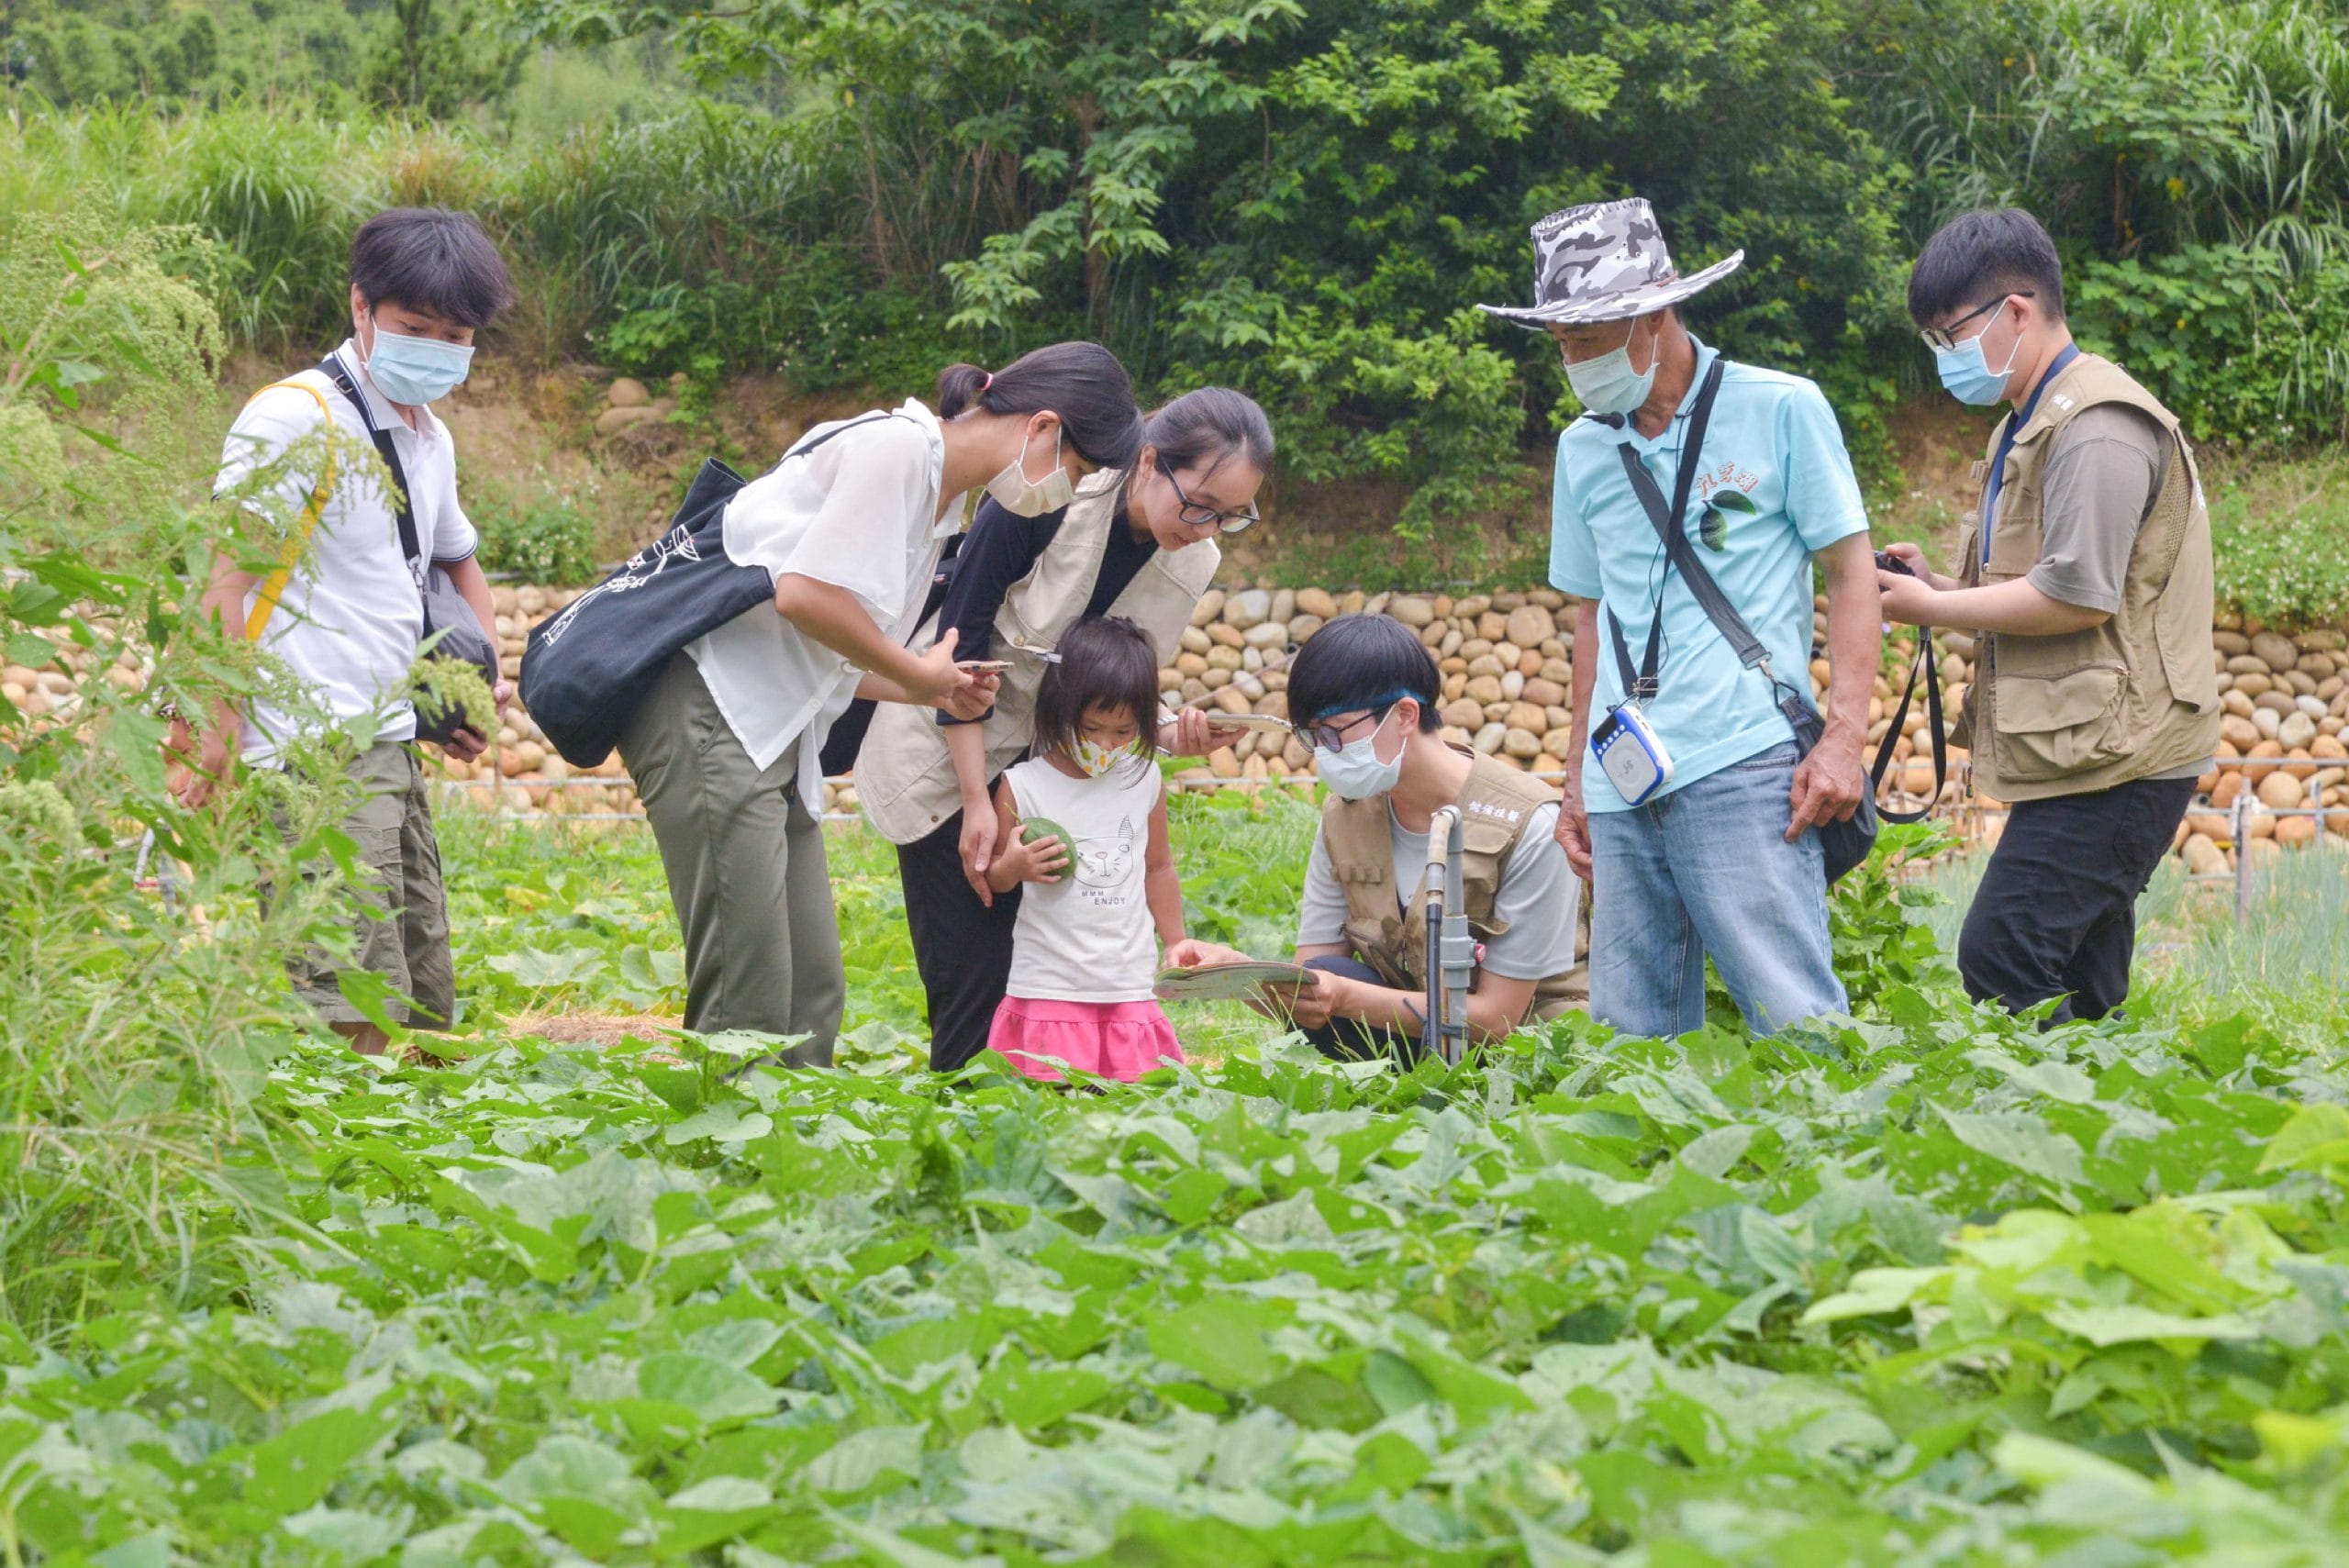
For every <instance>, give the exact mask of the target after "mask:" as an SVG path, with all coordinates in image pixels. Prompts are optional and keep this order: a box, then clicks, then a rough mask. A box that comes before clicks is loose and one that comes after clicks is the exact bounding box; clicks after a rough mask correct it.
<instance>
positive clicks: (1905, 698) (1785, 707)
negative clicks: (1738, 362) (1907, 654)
mask: <svg viewBox="0 0 2349 1568" xmlns="http://www.w3.org/2000/svg"><path fill="white" fill-rule="evenodd" d="M1720 373H1721V362H1720V361H1719V360H1718V359H1717V360H1715V361H1713V365H1712V369H1711V370H1710V371H1709V373H1707V374H1706V377H1705V386H1704V390H1703V391H1702V392H1700V393H1699V394H1698V399H1697V406H1696V408H1695V410H1694V411H1693V412H1692V413H1691V414H1690V415H1689V428H1688V445H1687V448H1686V449H1685V450H1684V451H1683V455H1682V457H1681V460H1680V473H1679V477H1678V480H1677V482H1676V483H1675V485H1674V487H1673V500H1672V510H1671V511H1670V512H1666V511H1665V510H1664V492H1663V491H1661V490H1660V489H1658V488H1657V487H1656V483H1655V481H1654V479H1653V478H1652V477H1650V476H1649V474H1648V471H1647V470H1646V469H1644V468H1642V467H1641V466H1640V460H1639V458H1638V457H1637V456H1636V455H1634V454H1633V452H1632V450H1631V444H1630V443H1629V442H1625V443H1624V444H1623V445H1621V446H1620V447H1618V448H1616V449H1615V450H1617V451H1618V452H1620V453H1621V454H1622V459H1623V471H1624V473H1627V474H1628V475H1630V477H1631V489H1632V491H1633V493H1634V494H1636V495H1638V496H1639V498H1640V506H1641V509H1642V511H1644V512H1646V513H1647V515H1648V522H1649V524H1650V526H1652V527H1653V528H1654V529H1655V531H1656V533H1657V535H1658V536H1659V537H1661V538H1662V539H1663V540H1664V558H1665V560H1666V561H1668V562H1671V563H1672V564H1673V565H1675V566H1677V567H1679V568H1680V574H1681V575H1682V576H1684V577H1686V578H1687V579H1688V591H1689V592H1690V593H1691V594H1693V595H1696V599H1697V604H1698V606H1699V607H1700V608H1702V609H1703V610H1704V612H1705V617H1706V618H1707V619H1709V620H1710V621H1711V622H1712V623H1713V625H1714V627H1715V628H1717V629H1718V630H1719V631H1720V634H1721V636H1722V637H1724V638H1726V639H1728V640H1729V645H1730V648H1731V651H1733V652H1735V653H1736V655H1737V661H1738V662H1739V663H1740V664H1742V665H1743V666H1745V668H1747V669H1749V670H1753V669H1758V670H1760V671H1761V672H1762V673H1763V674H1764V675H1765V676H1766V677H1768V679H1769V682H1770V684H1771V685H1772V686H1773V687H1775V688H1776V693H1777V698H1778V707H1779V710H1780V711H1781V712H1783V713H1785V714H1786V716H1787V723H1788V724H1789V725H1791V726H1793V728H1794V729H1795V732H1796V734H1797V735H1798V736H1800V735H1802V734H1804V733H1805V732H1806V727H1807V724H1809V725H1816V724H1817V723H1818V720H1817V719H1816V718H1814V717H1809V703H1808V702H1807V701H1805V700H1804V697H1803V695H1802V694H1800V693H1798V692H1797V691H1796V690H1795V689H1794V688H1793V687H1791V686H1789V685H1787V684H1786V683H1785V682H1784V681H1782V680H1780V679H1779V678H1778V676H1777V673H1776V672H1775V671H1773V670H1772V669H1771V668H1770V651H1769V650H1768V649H1767V648H1765V647H1764V646H1763V644H1762V639H1760V638H1758V637H1755V636H1754V635H1753V628H1752V627H1749V626H1747V625H1746V624H1745V617H1743V616H1741V615H1739V614H1738V613H1737V606H1734V605H1732V604H1731V603H1730V602H1729V595H1726V594H1724V593H1722V592H1721V589H1720V584H1718V583H1716V582H1714V581H1713V574H1712V573H1711V572H1710V571H1709V570H1708V569H1707V568H1706V566H1705V562H1704V560H1703V558H1702V557H1700V556H1699V555H1698V553H1697V550H1696V547H1695V546H1693V545H1691V544H1690V543H1689V542H1688V534H1687V528H1685V527H1683V526H1682V523H1681V519H1682V517H1684V516H1685V515H1686V513H1687V506H1688V484H1689V482H1690V480H1691V478H1692V477H1693V476H1694V474H1695V473H1696V468H1697V465H1696V463H1695V462H1694V461H1693V459H1694V456H1695V453H1696V451H1697V449H1698V445H1699V443H1701V441H1702V440H1703V439H1704V433H1705V427H1704V419H1705V417H1706V416H1707V415H1708V414H1709V413H1710V412H1711V409H1712V395H1713V394H1714V392H1715V391H1717V390H1718V389H1719V387H1720ZM1609 619H1610V621H1611V620H1612V617H1611V616H1610V617H1609ZM1663 621H1664V607H1663V606H1662V605H1661V604H1660V603H1659V604H1658V606H1656V619H1655V626H1651V627H1650V628H1648V672H1647V673H1648V684H1649V685H1650V686H1651V688H1652V687H1653V678H1654V673H1655V657H1656V626H1661V625H1662V624H1663ZM1612 629H1613V630H1614V633H1615V659H1616V662H1617V664H1618V665H1619V667H1620V669H1621V672H1622V674H1623V689H1624V690H1625V691H1626V692H1630V691H1632V690H1633V689H1634V687H1633V684H1632V673H1631V652H1630V651H1629V650H1628V649H1626V648H1625V647H1624V645H1623V632H1622V628H1621V627H1620V626H1616V627H1614V628H1612ZM1917 657H1918V662H1919V663H1920V664H1921V665H1923V667H1924V668H1923V670H1922V672H1921V673H1922V676H1923V679H1924V683H1925V712H1926V718H1927V726H1926V727H1927V728H1929V729H1931V730H1932V738H1933V799H1934V800H1939V799H1940V798H1941V792H1942V786H1943V784H1945V783H1947V782H1948V779H1949V751H1948V743H1947V741H1946V740H1944V739H1943V735H1942V682H1941V672H1940V670H1939V669H1938V668H1936V667H1935V665H1934V663H1933V634H1932V628H1923V629H1922V631H1921V633H1920V638H1919V643H1918V655H1917ZM1919 675H1920V672H1919V670H1918V669H1917V668H1915V667H1914V666H1912V667H1911V668H1910V669H1909V685H1908V688H1907V690H1905V691H1903V692H1902V693H1901V695H1900V706H1899V709H1898V712H1896V713H1895V714H1894V715H1893V717H1892V724H1891V727H1890V728H1887V730H1886V731H1885V735H1884V740H1882V741H1881V742H1880V743H1879V745H1878V748H1877V751H1876V762H1875V764H1874V765H1873V766H1872V767H1870V768H1869V770H1868V782H1869V785H1870V787H1871V789H1873V788H1874V787H1875V786H1876V785H1878V784H1882V783H1883V782H1884V775H1885V773H1886V771H1887V769H1888V768H1890V767H1891V765H1892V749H1893V748H1894V747H1895V746H1896V745H1898V744H1899V740H1900V731H1901V726H1902V725H1903V724H1905V723H1906V722H1907V720H1908V717H1909V699H1910V698H1911V697H1912V696H1914V695H1916V691H1917V681H1918V678H1919ZM1931 811H1932V801H1928V802H1927V803H1926V805H1925V806H1924V807H1923V808H1922V809H1921V810H1917V811H1886V810H1884V809H1883V808H1882V807H1881V806H1879V807H1878V808H1877V814H1878V815H1879V816H1881V817H1884V818H1885V819H1886V820H1887V821H1891V822H1917V821H1921V820H1922V819H1923V818H1924V817H1925V816H1926V815H1927V814H1928V813H1930V812H1931Z"/></svg>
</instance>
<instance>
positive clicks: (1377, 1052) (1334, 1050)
mask: <svg viewBox="0 0 2349 1568" xmlns="http://www.w3.org/2000/svg"><path fill="white" fill-rule="evenodd" d="M1305 967H1306V968H1308V969H1319V970H1324V971H1326V972H1328V973H1331V974H1335V975H1340V976H1342V977H1343V978H1345V979H1348V980H1367V981H1369V982H1370V983H1371V984H1373V985H1384V984H1386V977H1385V976H1383V975H1381V974H1380V973H1378V971H1376V970H1375V969H1373V968H1371V967H1370V965H1368V964H1366V963H1364V962H1363V961H1362V960H1360V959H1358V958H1340V957H1337V956H1335V955H1334V954H1333V955H1328V956H1324V957H1321V958H1308V959H1307V960H1306V961H1305ZM1299 1032H1300V1033H1302V1034H1303V1035H1304V1036H1305V1038H1306V1040H1307V1042H1308V1043H1309V1044H1310V1045H1311V1046H1312V1047H1313V1049H1315V1050H1316V1051H1319V1052H1320V1053H1321V1054H1322V1055H1324V1056H1327V1057H1329V1058H1330V1059H1331V1060H1333V1061H1337V1062H1384V1061H1386V1060H1387V1059H1388V1058H1390V1057H1392V1058H1394V1059H1396V1060H1397V1061H1398V1062H1401V1063H1402V1064H1403V1065H1404V1066H1406V1067H1408V1066H1410V1065H1411V1064H1412V1063H1413V1062H1417V1061H1419V1058H1420V1057H1421V1056H1422V1055H1424V1054H1425V1051H1424V1050H1423V1048H1422V1047H1421V1046H1420V1044H1419V1036H1417V1035H1415V1034H1411V1035H1407V1034H1397V1033H1396V1032H1395V1031H1394V1030H1392V1029H1384V1028H1380V1027H1377V1026H1375V1025H1372V1024H1366V1023H1364V1022H1363V1021H1362V1020H1361V1019H1359V1018H1331V1019H1330V1021H1329V1022H1328V1023H1326V1024H1323V1025H1322V1026H1321V1027H1320V1028H1319V1029H1304V1030H1300V1031H1299Z"/></svg>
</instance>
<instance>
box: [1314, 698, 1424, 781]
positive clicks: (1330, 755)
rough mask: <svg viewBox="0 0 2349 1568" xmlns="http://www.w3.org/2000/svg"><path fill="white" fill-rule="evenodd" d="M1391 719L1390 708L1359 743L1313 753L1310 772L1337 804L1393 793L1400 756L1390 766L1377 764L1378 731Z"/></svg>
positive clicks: (1392, 711) (1398, 776) (1400, 773)
mask: <svg viewBox="0 0 2349 1568" xmlns="http://www.w3.org/2000/svg"><path fill="white" fill-rule="evenodd" d="M1392 717H1395V709H1394V708H1392V707H1390V708H1388V709H1387V710H1386V714H1385V716H1384V717H1381V718H1380V719H1379V721H1378V722H1377V723H1376V724H1375V725H1373V726H1371V730H1370V733H1369V734H1367V735H1365V736H1364V737H1363V738H1362V739H1361V740H1349V741H1347V742H1346V743H1345V745H1343V746H1342V747H1341V748H1339V749H1338V750H1337V751H1328V750H1326V749H1325V750H1322V751H1315V752H1314V753H1313V771H1314V772H1315V773H1318V774H1319V775H1320V778H1321V782H1322V783H1323V784H1328V785H1329V786H1330V794H1332V795H1336V796H1337V797H1338V798H1339V799H1340V800H1368V799H1370V798H1371V797H1372V796H1373V795H1386V794H1389V793H1391V792H1392V791H1393V790H1394V788H1395V785H1396V783H1397V781H1398V780H1400V779H1401V778H1402V776H1403V753H1402V752H1401V751H1399V750H1398V751H1396V753H1395V760H1394V761H1393V762H1380V761H1379V760H1378V734H1379V731H1380V730H1383V729H1385V728H1386V720H1387V719H1389V718H1392Z"/></svg>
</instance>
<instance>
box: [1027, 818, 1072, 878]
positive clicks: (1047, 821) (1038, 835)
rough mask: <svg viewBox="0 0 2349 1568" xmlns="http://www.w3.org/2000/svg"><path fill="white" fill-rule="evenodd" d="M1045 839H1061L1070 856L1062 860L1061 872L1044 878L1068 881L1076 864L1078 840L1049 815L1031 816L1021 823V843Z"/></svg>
mask: <svg viewBox="0 0 2349 1568" xmlns="http://www.w3.org/2000/svg"><path fill="white" fill-rule="evenodd" d="M1043 839H1058V840H1060V841H1061V847H1062V848H1063V849H1065V850H1066V851H1068V853H1069V858H1068V859H1067V860H1065V861H1063V862H1061V869H1060V871H1059V873H1057V874H1055V875H1052V876H1048V877H1046V878H1044V879H1043V880H1044V881H1046V882H1066V881H1067V880H1068V873H1069V871H1070V869H1071V868H1072V867H1073V866H1074V865H1075V864H1076V860H1075V856H1076V840H1074V839H1071V838H1070V837H1069V836H1068V829H1067V828H1063V827H1062V826H1061V825H1060V824H1059V823H1057V822H1055V821H1053V820H1052V818H1050V817H1029V818H1028V819H1027V820H1026V821H1024V822H1022V823H1020V824H1019V841H1020V842H1021V843H1023V844H1033V843H1035V842H1037V841H1038V840H1043Z"/></svg>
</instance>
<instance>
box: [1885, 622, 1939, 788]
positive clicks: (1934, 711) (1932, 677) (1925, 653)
mask: <svg viewBox="0 0 2349 1568" xmlns="http://www.w3.org/2000/svg"><path fill="white" fill-rule="evenodd" d="M1920 679H1922V680H1923V681H1924V683H1925V732H1926V733H1927V734H1928V735H1931V736H1932V738H1933V792H1932V794H1931V795H1927V796H1926V797H1925V804H1924V805H1922V806H1919V807H1918V808H1917V809H1916V810H1914V811H1895V810H1893V809H1892V808H1891V807H1890V806H1884V805H1881V804H1879V805H1878V806H1876V815H1877V816H1879V817H1883V818H1884V819H1885V820H1886V821H1887V822H1922V821H1923V820H1924V819H1925V818H1926V817H1930V816H1932V810H1933V803H1934V802H1935V801H1937V800H1939V799H1941V797H1942V788H1943V785H1945V784H1948V783H1949V741H1948V740H1947V739H1946V738H1945V737H1944V736H1943V734H1942V673H1941V670H1940V668H1939V667H1938V666H1937V665H1935V664H1934V662H1933V628H1932V627H1929V626H1920V627H1919V628H1917V658H1916V662H1914V663H1912V664H1910V665H1909V684H1907V685H1906V686H1903V687H1902V688H1901V689H1900V706H1898V707H1896V708H1894V709H1893V710H1892V723H1891V724H1890V725H1889V726H1887V728H1886V729H1885V732H1884V740H1883V741H1882V743H1881V744H1879V745H1878V746H1877V748H1876V764H1875V766H1873V767H1871V768H1869V769H1868V789H1869V791H1870V792H1871V793H1874V792H1875V791H1876V790H1877V789H1878V788H1880V787H1881V786H1882V784H1884V775H1885V773H1886V771H1887V770H1888V769H1889V768H1890V767H1891V766H1892V749H1893V748H1894V747H1895V746H1897V745H1898V744H1899V743H1900V733H1901V729H1902V728H1903V727H1904V726H1906V725H1907V724H1908V722H1909V700H1910V699H1911V698H1913V697H1914V696H1915V695H1917V683H1918V681H1919V680H1920Z"/></svg>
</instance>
